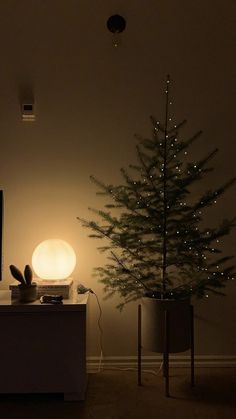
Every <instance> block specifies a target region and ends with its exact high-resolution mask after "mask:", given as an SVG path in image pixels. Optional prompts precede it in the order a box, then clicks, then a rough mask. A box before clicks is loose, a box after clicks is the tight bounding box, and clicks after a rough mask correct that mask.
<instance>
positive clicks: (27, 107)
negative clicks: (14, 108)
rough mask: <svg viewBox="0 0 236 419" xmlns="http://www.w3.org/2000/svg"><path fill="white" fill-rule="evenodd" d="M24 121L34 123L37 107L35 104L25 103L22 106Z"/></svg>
mask: <svg viewBox="0 0 236 419" xmlns="http://www.w3.org/2000/svg"><path fill="white" fill-rule="evenodd" d="M21 117H22V121H25V122H33V121H35V118H36V117H35V105H34V103H33V102H24V103H22V105H21Z"/></svg>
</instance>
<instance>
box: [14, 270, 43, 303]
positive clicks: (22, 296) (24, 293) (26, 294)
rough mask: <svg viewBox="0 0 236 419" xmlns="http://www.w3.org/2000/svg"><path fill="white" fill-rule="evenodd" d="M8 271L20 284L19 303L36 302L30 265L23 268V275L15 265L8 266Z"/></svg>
mask: <svg viewBox="0 0 236 419" xmlns="http://www.w3.org/2000/svg"><path fill="white" fill-rule="evenodd" d="M9 269H10V272H11V274H12V276H13V278H15V279H16V280H17V281H19V282H20V284H19V285H18V291H19V298H18V299H19V301H20V302H22V303H29V302H33V301H35V300H37V284H36V283H35V282H33V281H32V279H33V273H32V269H31V267H30V265H26V266H25V269H24V274H22V272H21V271H20V269H18V268H17V267H16V266H15V265H10V266H9Z"/></svg>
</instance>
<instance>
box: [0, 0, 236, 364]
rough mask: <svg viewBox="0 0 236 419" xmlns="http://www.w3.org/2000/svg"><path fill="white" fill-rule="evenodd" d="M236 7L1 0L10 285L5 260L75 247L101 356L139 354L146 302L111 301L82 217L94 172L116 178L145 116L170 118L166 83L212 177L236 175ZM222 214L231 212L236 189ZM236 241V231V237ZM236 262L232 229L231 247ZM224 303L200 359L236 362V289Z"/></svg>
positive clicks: (2, 176) (210, 322)
mask: <svg viewBox="0 0 236 419" xmlns="http://www.w3.org/2000/svg"><path fill="white" fill-rule="evenodd" d="M117 12H118V13H120V14H123V15H124V16H125V17H126V19H127V30H126V31H125V32H124V33H123V34H122V36H121V41H122V44H121V45H120V46H119V47H118V48H117V49H115V48H113V47H112V39H111V38H112V36H111V34H110V33H109V32H108V30H107V29H106V20H107V18H108V17H109V16H110V15H111V14H113V13H117ZM234 14H235V2H234V0H230V1H229V0H228V1H226V2H222V1H220V0H218V1H216V0H214V1H211V0H210V1H207V2H206V1H203V0H200V1H198V2H195V1H190V2H189V1H187V0H182V1H180V2H177V1H175V0H165V1H164V0H160V1H158V2H157V1H155V0H149V1H137V0H131V1H127V0H123V1H122V0H120V1H112V0H102V1H101V0H100V1H97V0H96V1H95V0H93V1H92V0H90V1H87V0H83V1H81V0H76V1H75V0H67V1H62V0H57V1H56V0H48V1H46V0H45V1H44V0H21V1H18V0H2V1H1V2H0V20H1V21H0V52H1V60H0V92H1V94H0V188H1V189H3V190H4V194H5V230H4V267H3V268H4V280H3V281H2V283H1V285H0V286H1V288H7V287H8V284H9V282H10V281H11V278H10V274H9V270H8V266H9V264H11V263H13V264H15V265H17V266H19V267H21V268H23V266H24V265H25V264H27V263H29V262H30V261H31V254H32V251H33V249H34V247H35V246H36V244H37V243H39V242H40V241H42V240H44V239H46V238H51V237H59V238H62V239H65V240H67V241H68V242H69V243H70V244H71V245H72V246H73V247H74V249H75V251H76V253H77V258H78V264H77V268H76V272H75V278H76V280H78V281H81V282H83V283H84V284H86V285H87V286H89V287H91V288H92V289H93V290H94V291H95V292H97V294H98V296H99V298H100V301H101V304H102V308H103V328H104V353H105V355H111V356H112V355H114V356H115V355H116V356H119V355H134V354H135V351H136V348H135V344H136V341H135V339H136V305H135V304H132V305H130V306H128V307H127V308H126V309H125V310H124V312H123V313H121V314H120V313H119V312H118V311H117V310H116V309H115V305H116V303H117V300H116V299H111V300H108V301H104V300H103V297H104V294H103V292H102V287H101V285H100V284H98V283H97V282H96V281H95V279H94V278H92V269H93V267H95V266H98V265H100V264H101V263H102V262H103V260H104V259H102V258H101V255H99V254H98V252H97V250H96V246H97V243H96V242H95V241H93V240H91V239H88V238H87V233H88V232H87V231H85V230H84V229H83V228H82V227H81V226H80V224H79V223H78V221H77V220H76V216H78V215H79V216H82V217H83V216H84V217H88V216H89V214H88V211H87V207H88V206H94V207H97V208H100V207H101V203H100V202H101V201H99V198H97V197H96V196H95V191H96V188H95V187H94V185H93V184H91V183H90V180H89V176H90V175H91V174H94V175H95V176H97V177H98V178H100V179H102V180H104V181H105V182H114V183H115V182H119V180H120V175H119V168H120V167H122V166H127V165H128V163H130V162H132V161H133V160H134V158H135V139H134V137H133V134H134V133H140V134H143V135H144V136H148V135H149V134H150V133H151V131H150V124H149V115H150V114H154V115H156V116H157V117H160V118H161V117H162V116H163V113H164V109H163V105H164V94H163V89H164V80H165V76H166V74H167V73H170V74H171V76H172V78H173V79H174V85H173V88H172V93H173V96H174V100H173V102H174V110H175V115H176V119H177V120H181V119H185V118H187V120H188V127H187V128H186V130H185V134H186V136H187V135H188V134H192V133H195V132H196V131H197V130H199V129H202V130H203V132H204V133H203V136H202V138H201V139H200V140H199V142H198V144H197V145H196V146H195V147H194V148H193V149H192V151H193V156H191V157H193V158H194V157H195V156H197V157H198V156H200V155H205V154H206V153H207V152H208V151H210V150H212V148H214V147H218V148H219V149H220V152H219V154H218V156H217V157H216V159H215V163H214V166H215V168H216V170H215V172H214V173H213V174H212V175H210V177H209V183H210V184H211V182H212V184H213V183H214V182H215V185H219V184H220V182H221V181H222V182H224V180H227V179H228V177H230V176H233V175H234V174H235V153H236V146H235V144H236V142H235V135H234V132H235V104H234V102H235V97H234V96H235V73H236V72H235V70H236V69H235V60H234V54H233V45H234V43H235V27H234V26H233V16H234ZM31 92H32V93H33V95H34V97H35V104H36V114H37V115H36V116H37V119H36V122H34V123H23V122H22V121H21V115H20V99H21V98H23V99H26V100H27V98H28V96H29V95H30V94H31ZM214 210H215V211H214V214H213V212H210V213H209V218H208V220H210V222H211V221H212V219H214V220H216V221H217V220H219V219H220V217H230V216H233V215H234V214H235V189H234V190H233V189H231V191H229V192H227V194H226V195H225V198H224V201H222V202H219V203H218V204H217V206H216V207H215V208H214ZM234 234H235V233H234ZM224 248H225V250H226V251H227V252H229V253H231V254H235V235H234V236H233V235H232V236H231V238H226V239H225V240H224ZM228 294H229V295H228V297H227V298H218V297H217V298H216V297H209V299H208V300H204V301H201V302H197V303H196V304H195V306H196V315H197V323H196V326H197V330H196V333H197V339H196V340H197V352H198V353H199V354H219V355H220V354H222V355H234V354H235V350H236V336H235V321H236V315H235V297H236V288H235V284H230V286H229V287H228ZM97 315H98V311H97V305H96V300H95V299H94V297H92V298H91V310H90V313H89V348H88V349H89V354H90V355H97V354H98V333H97V329H98V328H97Z"/></svg>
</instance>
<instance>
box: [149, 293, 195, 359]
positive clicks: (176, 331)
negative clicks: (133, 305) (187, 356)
mask: <svg viewBox="0 0 236 419" xmlns="http://www.w3.org/2000/svg"><path fill="white" fill-rule="evenodd" d="M166 310H168V313H169V352H170V353H171V352H172V353H176V352H184V351H186V350H187V349H189V348H190V330H191V320H190V300H189V299H186V300H160V299H156V298H149V297H145V298H143V300H142V347H143V348H144V349H146V350H149V351H152V352H159V353H163V352H164V339H165V311H166Z"/></svg>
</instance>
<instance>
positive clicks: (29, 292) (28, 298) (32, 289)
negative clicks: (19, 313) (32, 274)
mask: <svg viewBox="0 0 236 419" xmlns="http://www.w3.org/2000/svg"><path fill="white" fill-rule="evenodd" d="M18 287H19V301H20V302H21V303H31V302H33V301H35V300H37V284H34V283H32V284H31V285H30V286H29V285H22V284H20V285H18Z"/></svg>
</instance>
